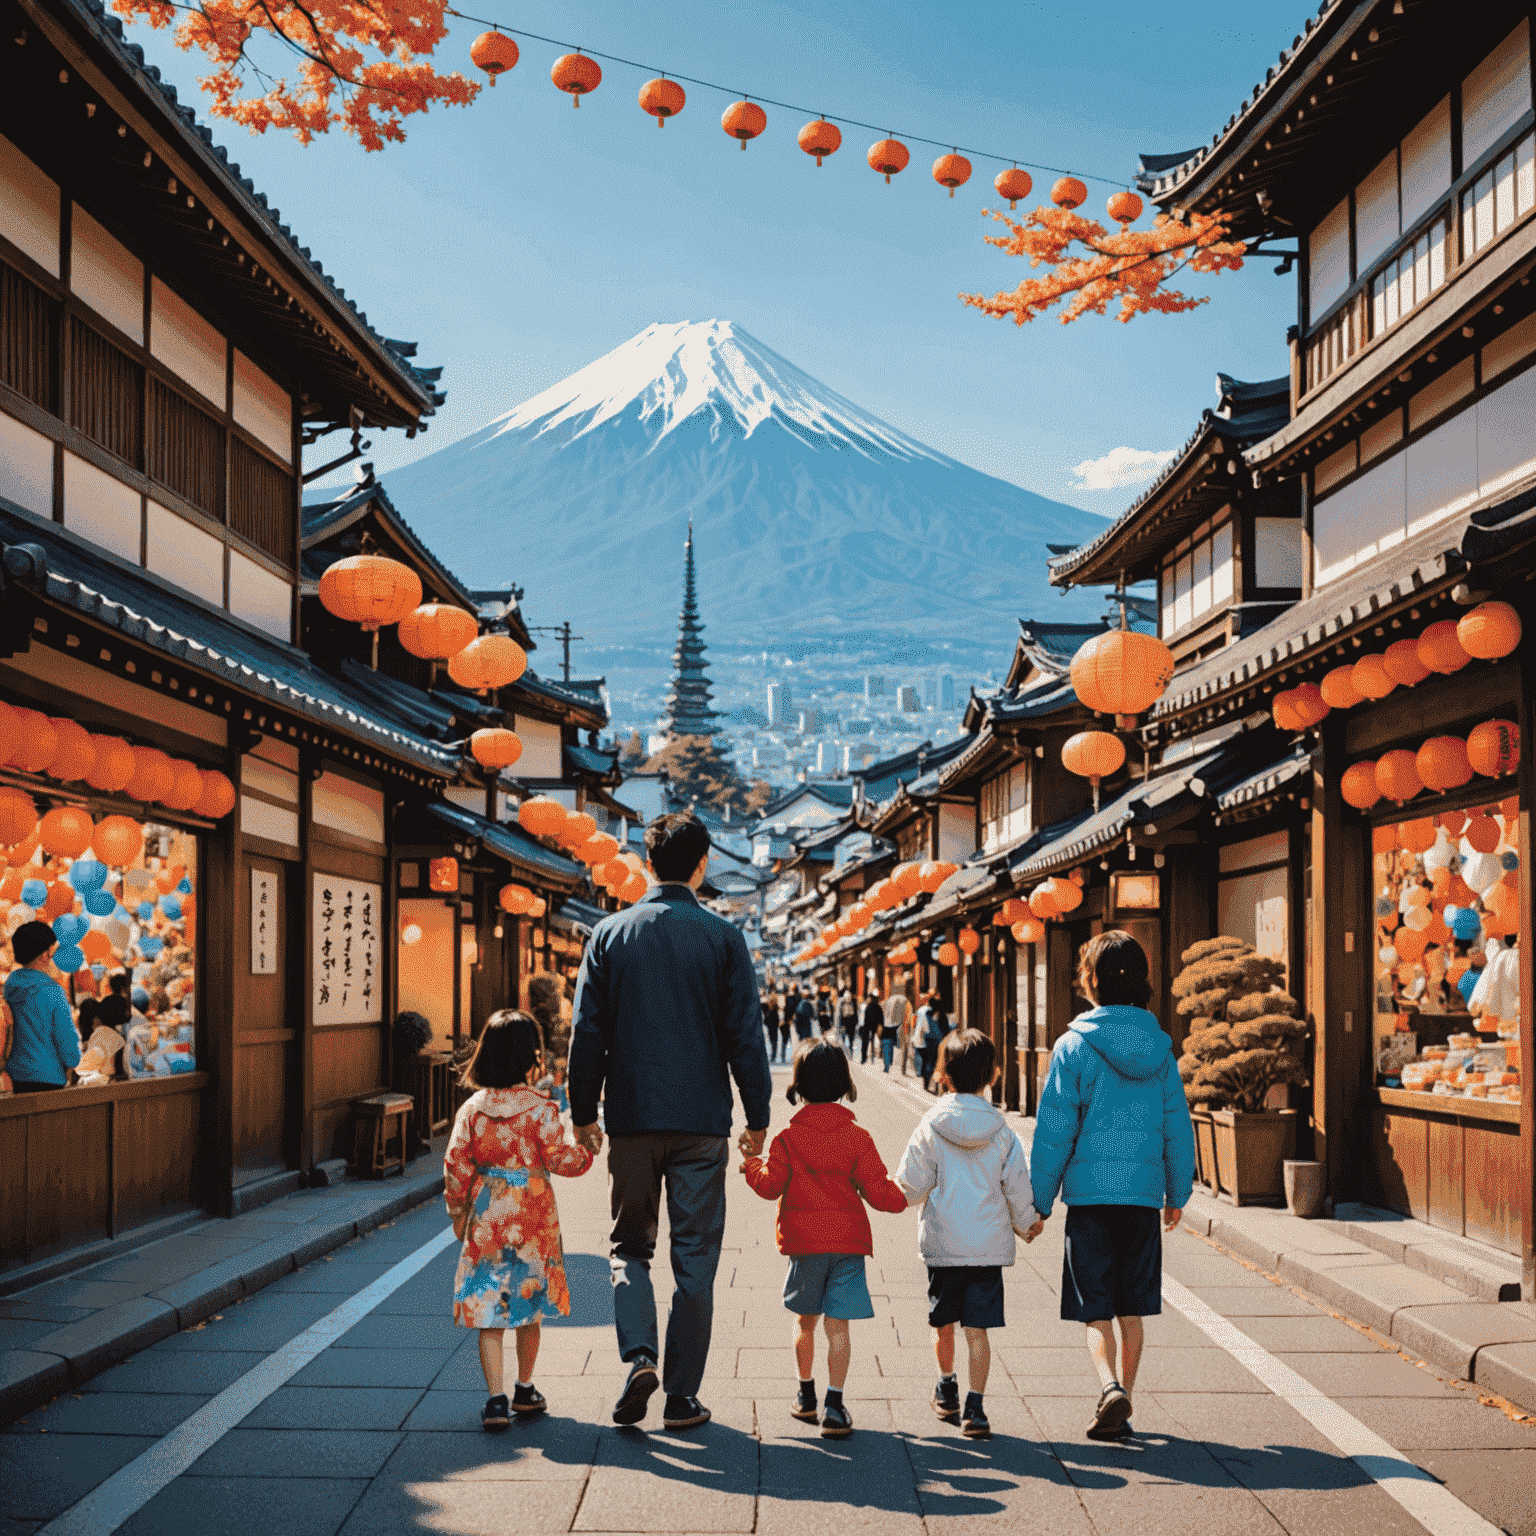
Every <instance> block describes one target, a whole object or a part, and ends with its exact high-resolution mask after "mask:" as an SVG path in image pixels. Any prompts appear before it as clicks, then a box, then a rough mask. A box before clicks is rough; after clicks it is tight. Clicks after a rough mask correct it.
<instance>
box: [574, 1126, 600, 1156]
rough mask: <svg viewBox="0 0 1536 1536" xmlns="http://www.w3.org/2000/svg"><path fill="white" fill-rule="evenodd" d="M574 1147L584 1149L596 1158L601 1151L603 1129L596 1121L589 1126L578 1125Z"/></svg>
mask: <svg viewBox="0 0 1536 1536" xmlns="http://www.w3.org/2000/svg"><path fill="white" fill-rule="evenodd" d="M575 1129H576V1145H577V1146H578V1147H585V1148H586V1149H587V1151H588V1152H590V1153H591V1154H592V1156H593V1157H596V1156H597V1154H598V1153H599V1152H601V1151H602V1150H603V1128H602V1126H601V1125H599V1124H598V1122H597V1121H596V1120H594V1121H593V1122H592V1124H591V1125H578V1126H577V1127H576V1128H575Z"/></svg>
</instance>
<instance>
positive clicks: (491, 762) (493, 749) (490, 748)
mask: <svg viewBox="0 0 1536 1536" xmlns="http://www.w3.org/2000/svg"><path fill="white" fill-rule="evenodd" d="M469 750H470V753H471V754H472V755H473V757H474V759H475V761H476V762H477V763H479V764H480V766H481V767H482V768H493V769H500V768H510V767H511V766H512V764H513V763H515V762H516V761H517V760H518V758H520V757H521V756H522V755H523V743H522V739H521V738H520V737H519V736H518V734H517V732H516V731H509V730H507V729H506V728H505V727H504V726H499V725H497V726H490V727H487V728H486V729H485V730H483V731H476V732H475V733H474V735H472V736H471V737H470V738H469ZM595 825H596V823H594V826H595Z"/></svg>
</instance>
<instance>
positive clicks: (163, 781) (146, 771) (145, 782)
mask: <svg viewBox="0 0 1536 1536" xmlns="http://www.w3.org/2000/svg"><path fill="white" fill-rule="evenodd" d="M175 777H176V773H175V770H174V769H173V768H172V766H171V760H170V758H169V757H167V756H166V755H165V753H164V752H162V751H161V750H160V749H159V748H158V747H135V748H134V749H133V777H132V778H131V779H129V781H128V783H127V785H126V786H125V788H126V790H127V792H128V794H129V795H131V796H132V797H133V799H135V800H143V801H145V802H146V803H148V802H150V801H160V800H163V799H164V798H165V796H166V794H167V793H169V791H170V788H171V785H172V783H173V782H174V781H175Z"/></svg>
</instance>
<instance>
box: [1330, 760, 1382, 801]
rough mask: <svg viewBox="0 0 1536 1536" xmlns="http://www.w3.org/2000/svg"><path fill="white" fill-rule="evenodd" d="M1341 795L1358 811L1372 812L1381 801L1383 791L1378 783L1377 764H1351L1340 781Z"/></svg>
mask: <svg viewBox="0 0 1536 1536" xmlns="http://www.w3.org/2000/svg"><path fill="white" fill-rule="evenodd" d="M1339 793H1340V794H1341V795H1342V796H1343V797H1344V803H1345V804H1346V805H1352V806H1354V808H1355V809H1356V810H1357V811H1368V810H1370V808H1371V807H1372V806H1373V805H1375V804H1376V802H1377V801H1378V800H1380V799H1381V790H1380V788H1379V787H1378V786H1377V783H1376V764H1375V763H1351V764H1350V766H1349V767H1348V768H1346V769H1345V770H1344V776H1343V778H1342V779H1340V780H1339Z"/></svg>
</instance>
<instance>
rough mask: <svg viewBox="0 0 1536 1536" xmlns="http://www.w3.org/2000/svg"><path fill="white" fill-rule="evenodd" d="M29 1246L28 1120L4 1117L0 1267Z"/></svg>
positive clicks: (0, 1157)
mask: <svg viewBox="0 0 1536 1536" xmlns="http://www.w3.org/2000/svg"><path fill="white" fill-rule="evenodd" d="M26 1249H27V1122H26V1121H25V1120H23V1119H16V1120H0V1266H3V1265H5V1264H8V1263H18V1262H20V1260H21V1257H22V1256H23V1255H24V1254H25V1253H26Z"/></svg>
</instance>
